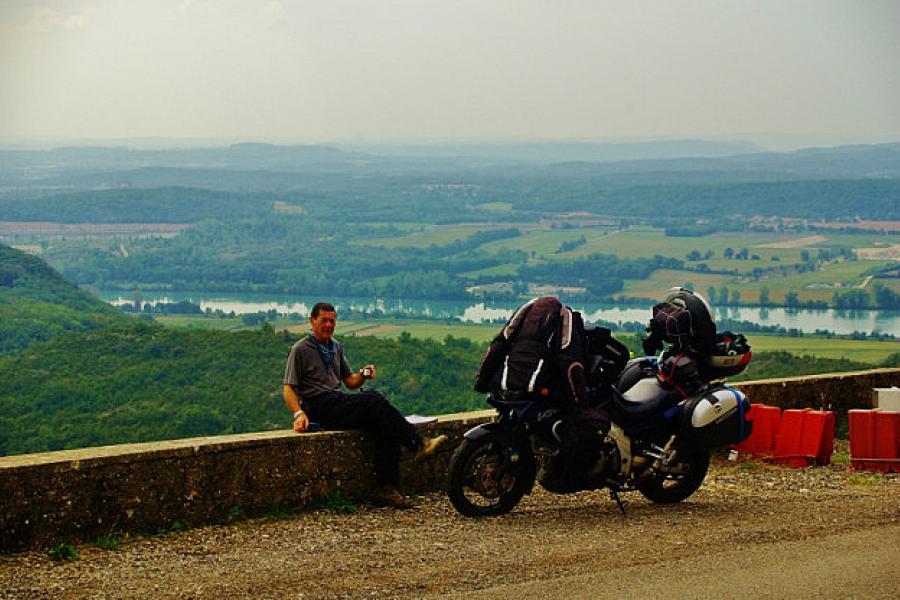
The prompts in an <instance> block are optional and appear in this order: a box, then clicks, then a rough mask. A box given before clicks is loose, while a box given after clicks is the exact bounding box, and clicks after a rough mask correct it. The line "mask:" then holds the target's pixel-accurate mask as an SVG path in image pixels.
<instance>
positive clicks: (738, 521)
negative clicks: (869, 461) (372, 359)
mask: <svg viewBox="0 0 900 600" xmlns="http://www.w3.org/2000/svg"><path fill="white" fill-rule="evenodd" d="M627 500H628V507H627V516H624V517H623V516H622V515H621V514H620V513H619V510H618V508H617V507H616V505H615V503H614V502H612V501H611V500H610V499H609V497H608V495H607V494H605V493H601V492H582V493H579V494H574V495H566V496H557V495H552V494H549V493H547V492H544V491H538V490H537V489H536V491H535V493H534V494H532V495H531V496H528V497H526V498H525V499H524V500H523V501H522V503H521V504H520V505H519V506H518V507H517V508H516V509H515V510H514V511H513V512H511V513H510V514H508V515H505V516H502V517H498V518H493V519H484V520H472V519H467V518H464V517H462V516H460V515H458V514H457V513H456V512H455V511H454V509H453V508H452V507H451V506H450V504H449V502H448V501H447V499H446V497H444V496H443V495H441V494H432V495H429V496H426V497H424V498H421V499H420V506H419V507H418V508H417V509H414V510H410V511H395V510H391V509H386V508H374V507H370V506H367V505H361V506H358V507H357V509H356V512H355V513H354V514H349V515H347V514H334V513H332V512H330V511H328V510H326V509H321V510H316V511H310V512H304V513H300V514H296V515H291V516H286V517H281V518H278V519H253V520H248V521H244V522H240V523H237V524H233V525H228V526H216V527H203V528H197V529H191V530H188V531H182V532H177V533H169V534H167V535H164V536H158V537H150V538H144V537H125V538H124V539H123V540H122V541H121V543H120V544H119V545H118V546H117V547H116V548H114V549H104V548H101V547H99V546H96V545H89V544H84V545H80V546H79V547H78V552H79V558H78V559H77V560H75V561H72V562H55V561H54V560H52V559H50V558H49V556H48V553H47V552H46V551H41V552H28V553H22V554H16V555H11V556H2V557H0V597H11V598H85V597H97V598H147V597H153V598H216V599H222V598H277V597H283V598H364V597H365V598H370V597H375V598H382V597H399V598H420V597H428V596H451V597H453V596H455V597H462V596H465V597H471V596H474V597H481V598H510V597H517V598H538V597H540V598H563V597H565V598H570V599H571V598H605V597H610V598H612V597H615V598H622V597H628V598H650V597H653V598H666V597H668V598H675V597H678V598H682V597H685V598H701V597H702V598H729V597H735V598H736V597H742V598H747V597H750V598H821V597H829V598H835V597H854V598H892V599H894V598H900V475H881V474H870V473H865V472H855V471H850V470H848V468H847V466H846V465H840V466H831V467H818V468H808V469H789V468H782V467H776V466H771V465H767V464H763V463H759V462H737V463H729V462H727V461H724V460H719V459H717V460H716V461H715V462H714V463H713V466H712V467H711V470H710V474H709V475H708V477H707V481H706V483H705V484H704V486H703V487H702V488H701V489H700V490H699V491H698V492H697V493H696V494H695V495H694V496H692V497H691V498H690V499H688V500H687V501H685V502H683V503H681V504H679V505H675V506H660V505H653V504H651V503H649V502H648V501H646V500H644V499H643V498H642V497H640V496H637V495H631V496H628V497H627Z"/></svg>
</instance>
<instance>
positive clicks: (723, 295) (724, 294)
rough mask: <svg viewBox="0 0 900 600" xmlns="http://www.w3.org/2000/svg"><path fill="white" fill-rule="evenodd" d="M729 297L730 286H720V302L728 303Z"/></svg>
mask: <svg viewBox="0 0 900 600" xmlns="http://www.w3.org/2000/svg"><path fill="white" fill-rule="evenodd" d="M728 298H729V296H728V287H727V286H724V285H723V286H722V287H720V288H719V303H720V304H728Z"/></svg>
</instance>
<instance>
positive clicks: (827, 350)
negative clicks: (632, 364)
mask: <svg viewBox="0 0 900 600" xmlns="http://www.w3.org/2000/svg"><path fill="white" fill-rule="evenodd" d="M283 323H285V321H284V320H280V321H279V322H278V323H276V324H275V329H282V328H284V325H283ZM288 329H289V331H291V332H292V333H295V334H297V333H303V332H305V331H307V329H308V328H307V325H306V324H305V323H296V322H295V323H293V324H292V325H290V327H289V328H288ZM404 331H405V332H408V333H409V334H410V335H411V336H412V337H415V338H428V339H433V340H437V341H441V340H443V339H444V338H446V337H447V336H448V335H452V336H453V337H456V338H467V339H470V340H472V341H473V342H476V343H482V342H487V341H490V340H491V339H493V337H494V336H495V335H496V334H497V331H499V326H498V325H496V324H474V323H441V322H437V321H428V320H415V319H409V320H399V321H398V320H388V319H386V320H367V321H338V326H337V330H336V333H337V335H359V336H370V335H371V336H377V337H384V338H397V337H399V336H400V334H401V333H403V332H404ZM629 335H630V334H619V335H617V336H616V337H621V338H624V337H627V336H629ZM747 338H748V339H749V341H750V344H751V346H752V347H753V350H754V351H755V352H762V351H776V350H784V351H787V352H790V353H792V354H797V355H801V356H802V355H810V356H818V357H821V358H846V359H849V360H853V361H859V362H865V363H871V364H875V363H879V362H881V361H883V360H885V359H886V358H887V357H888V356H890V355H891V354H894V353H896V352H900V341H877V340H850V339H843V338H832V339H827V338H824V337H816V336H803V337H799V338H795V337H787V336H779V335H768V334H763V333H750V334H748V335H747Z"/></svg>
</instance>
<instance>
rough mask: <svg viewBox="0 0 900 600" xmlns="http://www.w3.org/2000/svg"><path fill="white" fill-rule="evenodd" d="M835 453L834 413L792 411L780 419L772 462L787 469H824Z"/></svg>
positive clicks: (787, 411)
mask: <svg viewBox="0 0 900 600" xmlns="http://www.w3.org/2000/svg"><path fill="white" fill-rule="evenodd" d="M833 449H834V412H833V411H830V410H810V409H808V408H804V409H791V410H786V411H784V412H783V413H782V415H781V427H780V428H779V430H778V435H777V436H776V440H775V454H774V459H775V462H778V463H780V464H783V465H787V466H789V467H806V466H809V465H827V464H830V463H831V453H832V450H833Z"/></svg>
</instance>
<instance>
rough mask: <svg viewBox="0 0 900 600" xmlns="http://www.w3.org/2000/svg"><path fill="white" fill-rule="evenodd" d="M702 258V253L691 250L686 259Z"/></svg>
mask: <svg viewBox="0 0 900 600" xmlns="http://www.w3.org/2000/svg"><path fill="white" fill-rule="evenodd" d="M701 258H703V255H702V254H700V251H699V250H691V251H690V252H688V255H687V259H688V260H690V261H695V260H700V259H701Z"/></svg>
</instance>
